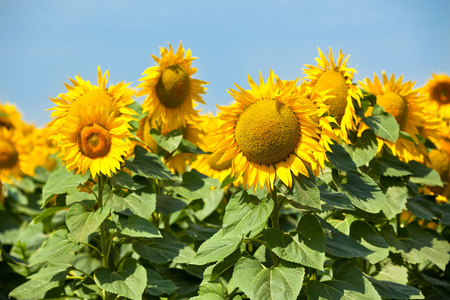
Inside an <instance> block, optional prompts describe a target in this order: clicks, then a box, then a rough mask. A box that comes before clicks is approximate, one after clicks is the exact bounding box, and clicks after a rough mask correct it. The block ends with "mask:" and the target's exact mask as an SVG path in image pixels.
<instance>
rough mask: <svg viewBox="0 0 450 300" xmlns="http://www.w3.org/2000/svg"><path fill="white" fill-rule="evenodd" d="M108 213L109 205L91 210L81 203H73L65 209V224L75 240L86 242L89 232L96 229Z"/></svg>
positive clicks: (91, 232)
mask: <svg viewBox="0 0 450 300" xmlns="http://www.w3.org/2000/svg"><path fill="white" fill-rule="evenodd" d="M109 213H110V209H109V207H102V208H99V209H98V210H96V211H94V212H91V211H87V210H86V209H85V208H84V206H83V205H82V204H79V203H75V204H73V205H72V206H70V208H69V210H68V211H67V215H66V224H67V227H68V228H69V231H70V233H72V236H73V238H74V240H75V241H78V242H84V243H87V242H88V241H89V239H90V237H91V234H93V233H94V232H95V231H97V230H98V228H99V227H100V225H101V224H102V222H103V221H104V220H105V219H106V217H107V216H108V215H109Z"/></svg>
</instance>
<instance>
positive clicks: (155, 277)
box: [145, 269, 178, 296]
mask: <svg viewBox="0 0 450 300" xmlns="http://www.w3.org/2000/svg"><path fill="white" fill-rule="evenodd" d="M146 271H147V287H146V288H145V291H146V292H147V293H149V294H150V295H153V296H159V295H163V294H166V295H170V294H172V293H173V292H175V291H176V290H177V289H178V287H177V286H176V285H175V284H174V283H173V282H172V281H171V280H169V279H164V278H162V277H161V275H159V273H158V272H156V271H154V270H152V269H146Z"/></svg>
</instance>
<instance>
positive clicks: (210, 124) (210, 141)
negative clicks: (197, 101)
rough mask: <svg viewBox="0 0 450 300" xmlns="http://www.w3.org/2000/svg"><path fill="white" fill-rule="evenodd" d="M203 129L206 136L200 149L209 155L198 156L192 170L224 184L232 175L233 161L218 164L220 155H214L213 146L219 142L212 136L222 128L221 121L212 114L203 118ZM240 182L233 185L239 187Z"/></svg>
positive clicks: (236, 181)
mask: <svg viewBox="0 0 450 300" xmlns="http://www.w3.org/2000/svg"><path fill="white" fill-rule="evenodd" d="M201 119H202V121H201V123H200V126H201V128H202V129H203V130H204V131H205V136H204V137H203V140H202V143H201V144H200V148H201V149H202V150H203V151H204V152H207V154H200V155H198V156H197V158H196V160H195V161H194V162H192V163H191V169H195V170H197V171H199V172H200V173H202V174H204V175H206V176H208V177H211V178H216V179H218V180H219V181H220V182H222V181H223V180H224V179H225V178H226V177H227V176H228V175H230V173H231V160H227V161H224V162H222V163H218V161H219V159H220V157H221V156H220V155H212V153H211V152H213V149H212V145H214V144H215V143H216V142H217V141H216V139H215V138H214V136H212V134H214V133H215V132H216V131H217V130H218V128H219V127H220V119H219V118H218V117H215V116H213V115H211V114H209V115H203V116H201ZM239 182H240V181H239V180H235V181H234V182H233V185H234V186H236V187H238V186H239Z"/></svg>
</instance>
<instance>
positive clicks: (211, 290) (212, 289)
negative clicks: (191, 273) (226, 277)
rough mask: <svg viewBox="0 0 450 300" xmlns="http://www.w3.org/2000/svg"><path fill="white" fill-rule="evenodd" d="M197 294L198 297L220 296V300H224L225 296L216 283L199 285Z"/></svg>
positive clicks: (220, 286) (219, 285) (221, 288)
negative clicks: (207, 295) (206, 295)
mask: <svg viewBox="0 0 450 300" xmlns="http://www.w3.org/2000/svg"><path fill="white" fill-rule="evenodd" d="M198 293H199V294H200V295H205V294H215V295H218V296H220V298H221V299H224V298H225V295H224V292H223V287H222V285H221V284H220V283H218V282H206V283H204V284H202V285H200V289H199V291H198Z"/></svg>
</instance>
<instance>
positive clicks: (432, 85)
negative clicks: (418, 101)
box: [423, 74, 450, 119]
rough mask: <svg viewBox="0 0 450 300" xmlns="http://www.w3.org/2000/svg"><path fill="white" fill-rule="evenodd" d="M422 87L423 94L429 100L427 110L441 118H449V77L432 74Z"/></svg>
mask: <svg viewBox="0 0 450 300" xmlns="http://www.w3.org/2000/svg"><path fill="white" fill-rule="evenodd" d="M432 76H433V77H432V78H431V79H430V80H428V82H427V84H426V85H425V86H424V87H423V93H424V94H425V95H426V96H427V98H428V100H429V102H430V103H429V104H427V105H430V106H429V109H430V111H433V112H439V115H440V117H441V118H444V119H449V118H450V77H449V76H448V75H445V74H438V75H436V74H432Z"/></svg>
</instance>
